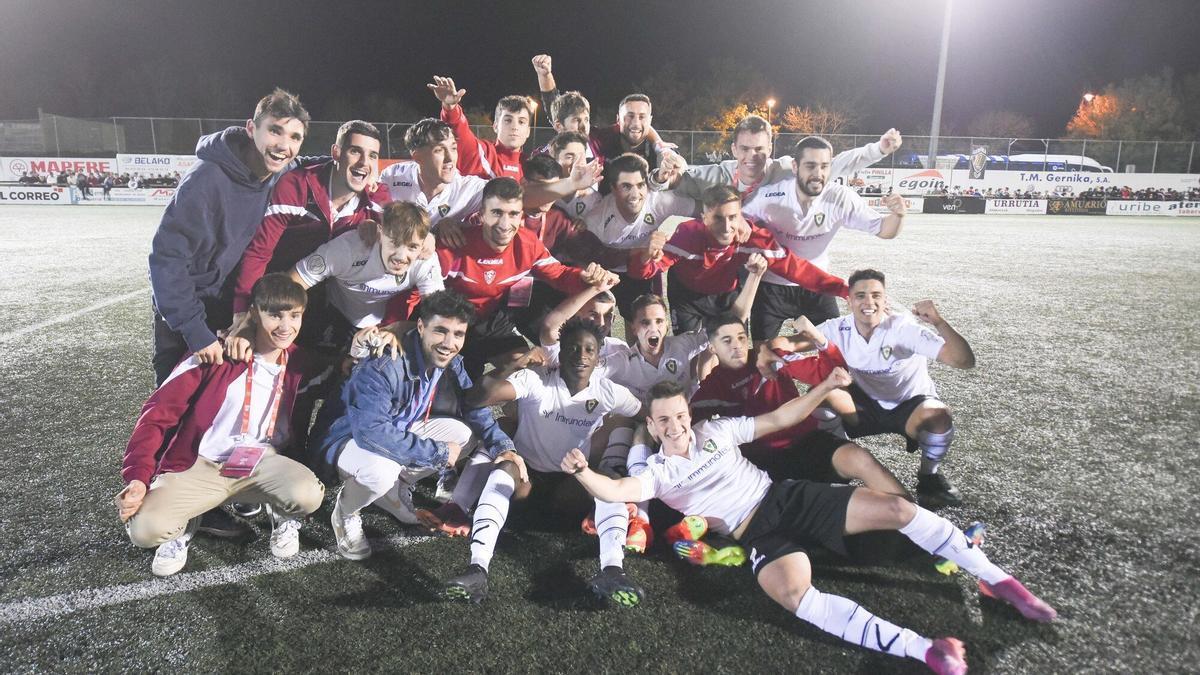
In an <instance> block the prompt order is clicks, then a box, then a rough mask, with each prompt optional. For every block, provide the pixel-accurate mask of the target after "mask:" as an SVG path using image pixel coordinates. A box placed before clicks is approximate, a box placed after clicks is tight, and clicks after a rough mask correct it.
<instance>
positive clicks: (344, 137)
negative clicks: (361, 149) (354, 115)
mask: <svg viewBox="0 0 1200 675" xmlns="http://www.w3.org/2000/svg"><path fill="white" fill-rule="evenodd" d="M354 134H358V135H360V136H366V137H367V138H374V139H375V140H377V141H378V140H380V135H379V129H376V128H375V125H374V124H371V123H370V122H367V121H364V120H350V121H349V122H346V123H345V124H343V125H342V126H340V127H338V131H337V137H336V138H335V139H334V141H333V143H334V145H337V146H338V147H339V148H341V149H342V150H345V149H346V146H347V145H349V144H350V137H351V136H353V135H354Z"/></svg>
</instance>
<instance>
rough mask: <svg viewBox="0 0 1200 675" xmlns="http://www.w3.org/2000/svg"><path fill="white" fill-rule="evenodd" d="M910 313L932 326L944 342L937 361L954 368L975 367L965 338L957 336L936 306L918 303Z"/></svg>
mask: <svg viewBox="0 0 1200 675" xmlns="http://www.w3.org/2000/svg"><path fill="white" fill-rule="evenodd" d="M912 313H913V314H915V315H916V316H917V317H918V318H919V319H921V320H922V321H924V322H926V323H928V324H929V325H931V326H933V327H934V329H935V330H937V332H938V335H941V336H942V339H943V340H945V341H946V344H944V345H942V348H941V350H940V351H939V352H938V355H937V360H938V361H940V362H941V363H944V364H946V365H948V366H954V367H955V368H963V369H966V368H974V367H975V352H974V351H972V350H971V345H970V344H968V343H967V340H966V338H964V337H963V336H961V335H959V334H958V331H956V330H954V328H953V327H951V326H950V323H949V322H948V321H946V320H945V319H944V318H942V315H941V313H939V312H938V309H937V305H935V304H933V301H932V300H922V301H920V302H918V303H917V304H916V305H915V306H913V310H912Z"/></svg>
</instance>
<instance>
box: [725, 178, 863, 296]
mask: <svg viewBox="0 0 1200 675" xmlns="http://www.w3.org/2000/svg"><path fill="white" fill-rule="evenodd" d="M798 189H799V188H797V187H796V179H795V177H788V178H784V179H783V180H780V181H778V182H775V183H771V184H770V185H764V186H762V187H761V188H759V190H758V192H757V193H756V194H755V195H754V196H753V197H752V198H751V199H749V200H748V201H747V202H746V204H745V205H743V206H742V213H743V214H744V215H746V216H749V217H752V218H754V219H756V220H758V221H759V222H761V223H762V224H763V225H764V226H766V228H767V229H769V230H770V231H771V232H772V233H773V234H774V235H775V238H776V239H777V240H778V241H779V243H780V244H783V245H784V247H786V248H787V249H788V250H790V251H791V252H792V253H795V254H796V255H797V256H798V257H800V258H804V259H805V260H808V261H810V262H812V263H813V264H814V265H816V266H817V267H820V268H821V269H823V270H828V269H829V244H830V243H831V242H832V241H833V237H834V235H836V234H837V232H838V230H840V229H841V228H843V227H846V228H849V229H851V230H861V231H863V232H869V233H871V234H879V230H880V228H881V227H882V224H883V214H880V213H877V212H876V211H875V210H874V209H872V208H871V207H870V206H868V205H867V200H865V199H863V198H862V197H860V196H859V195H858V193H856V192H855V191H854V190H851V189H850V188H848V187H846V186H845V185H836V184H829V185H826V186H825V189H824V190H822V191H821V194H819V195H817V196H816V197H815V198H814V199H813V200H812V203H811V204H809V207H808V211H807V212H805V211H803V210H802V209H801V207H800V202H799V200H798V199H797V197H796V190H798ZM763 281H766V282H767V283H772V284H780V285H783V286H795V285H796V284H795V283H792V282H791V281H789V280H787V279H784V278H783V277H780V276H778V275H776V274H773V273H772V272H767V274H766V276H764V277H763Z"/></svg>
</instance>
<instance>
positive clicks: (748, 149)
mask: <svg viewBox="0 0 1200 675" xmlns="http://www.w3.org/2000/svg"><path fill="white" fill-rule="evenodd" d="M732 151H733V158H734V159H735V160H737V176H738V180H740V181H742V182H743V183H747V184H749V183H753V182H755V181H758V180H759V179H761V178H762V177H763V172H764V171H766V170H767V161H768V160H770V159H771V134H769V133H767V132H766V131H758V132H753V131H743V132H741V133H739V134H738V135H737V138H735V139H733V147H732Z"/></svg>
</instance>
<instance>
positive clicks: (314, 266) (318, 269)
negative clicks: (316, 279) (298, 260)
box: [304, 253, 325, 274]
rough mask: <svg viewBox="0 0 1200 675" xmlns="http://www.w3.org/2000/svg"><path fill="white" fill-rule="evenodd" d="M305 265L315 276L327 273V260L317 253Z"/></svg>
mask: <svg viewBox="0 0 1200 675" xmlns="http://www.w3.org/2000/svg"><path fill="white" fill-rule="evenodd" d="M304 264H305V265H306V266H307V267H308V271H310V272H312V273H313V274H323V273H324V272H325V259H324V258H322V257H321V256H320V255H318V254H316V253H314V254H312V255H310V256H308V260H306V261H305V262H304Z"/></svg>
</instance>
